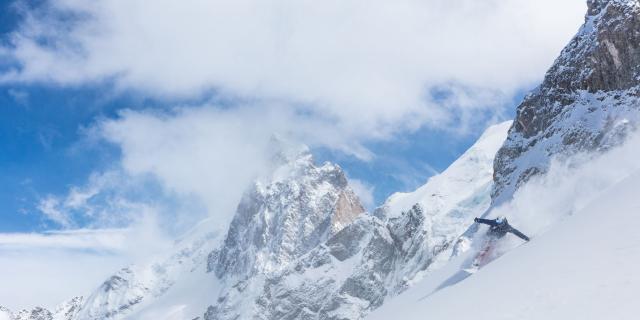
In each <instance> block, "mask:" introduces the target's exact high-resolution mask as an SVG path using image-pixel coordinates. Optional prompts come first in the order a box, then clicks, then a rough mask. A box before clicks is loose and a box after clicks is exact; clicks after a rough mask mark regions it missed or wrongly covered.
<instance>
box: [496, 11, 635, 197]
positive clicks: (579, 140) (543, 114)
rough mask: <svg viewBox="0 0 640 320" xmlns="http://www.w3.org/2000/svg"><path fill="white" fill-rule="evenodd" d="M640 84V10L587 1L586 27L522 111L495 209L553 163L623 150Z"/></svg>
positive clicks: (504, 153) (503, 154) (505, 154)
mask: <svg viewBox="0 0 640 320" xmlns="http://www.w3.org/2000/svg"><path fill="white" fill-rule="evenodd" d="M639 85H640V4H639V3H638V1H637V0H590V1H588V13H587V15H586V17H585V23H584V25H583V26H582V27H581V28H580V30H579V32H578V34H577V35H576V36H575V37H574V38H573V39H572V40H571V42H570V43H569V44H568V45H567V46H566V47H565V48H564V49H563V50H562V53H561V54H560V56H559V57H558V59H557V60H556V61H555V62H554V64H553V66H552V67H551V68H550V69H549V71H548V72H547V74H546V76H545V78H544V81H543V82H542V84H541V85H540V86H539V87H538V88H536V89H535V90H534V91H533V92H531V93H530V94H529V95H527V96H526V97H525V99H524V101H523V102H522V103H521V104H520V106H518V109H517V115H516V118H515V120H514V122H513V126H512V127H511V129H510V130H509V135H508V137H507V141H506V142H505V144H504V146H503V147H502V148H501V149H500V151H499V152H498V154H497V155H496V159H495V163H494V175H495V176H494V181H495V184H494V188H493V191H492V198H493V202H494V204H500V203H502V202H504V201H506V200H508V199H510V198H511V196H512V195H513V193H514V192H515V190H516V189H517V188H518V187H519V186H520V185H522V183H524V182H526V181H527V180H528V179H529V178H530V177H532V176H534V175H537V174H540V173H544V172H545V171H546V170H547V167H548V165H549V162H550V160H551V158H553V157H562V156H569V155H571V154H575V153H578V152H584V151H603V150H607V149H609V148H611V147H612V146H615V145H618V144H620V143H621V142H622V141H623V140H624V138H625V137H626V135H627V134H628V132H630V131H631V130H634V129H635V128H636V126H637V123H638V120H639V118H640V117H639V116H638V110H639V109H640V100H639V99H640V98H639V97H640V88H639Z"/></svg>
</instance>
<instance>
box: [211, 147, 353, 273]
mask: <svg viewBox="0 0 640 320" xmlns="http://www.w3.org/2000/svg"><path fill="white" fill-rule="evenodd" d="M277 159H278V161H281V163H280V165H279V167H278V168H277V169H276V170H275V171H274V172H273V173H272V174H271V175H270V177H268V178H267V179H266V181H267V182H265V181H257V182H256V183H255V184H254V185H253V186H252V187H251V188H250V189H249V190H248V191H247V192H246V193H245V194H244V196H243V198H242V200H241V201H240V204H239V206H238V209H237V211H236V215H235V217H234V218H233V221H232V222H231V226H230V228H229V232H228V233H227V236H226V239H225V240H224V245H223V246H222V248H221V249H220V250H218V251H215V252H212V254H211V256H210V259H209V270H210V271H214V272H215V273H216V275H217V276H218V277H219V278H223V277H229V276H232V275H239V276H241V277H247V276H252V275H254V274H257V273H270V272H273V271H277V270H279V269H281V268H282V267H283V266H286V265H288V264H289V263H291V262H292V261H293V260H295V259H296V258H298V257H300V256H302V255H303V254H305V253H307V252H309V251H310V250H311V249H313V248H315V247H316V246H318V245H319V244H321V243H323V242H325V241H326V240H327V239H328V238H329V237H331V236H333V235H335V234H336V233H337V232H338V231H340V230H341V229H342V228H344V227H345V226H346V225H348V224H350V223H351V222H352V221H353V220H355V219H356V218H357V217H358V216H359V215H360V214H362V213H363V212H364V211H365V210H364V208H363V207H362V205H361V204H360V201H359V200H358V197H357V196H356V195H355V194H354V192H353V191H352V190H351V188H349V186H348V183H347V179H346V177H345V175H344V173H343V172H342V170H341V169H340V167H338V166H336V165H333V164H330V163H325V164H324V165H323V166H321V167H316V166H315V165H314V163H313V158H312V156H311V154H310V153H309V152H308V150H306V149H305V150H302V151H301V152H300V153H298V154H295V153H294V154H292V155H289V156H285V155H282V154H281V155H279V156H278V157H277Z"/></svg>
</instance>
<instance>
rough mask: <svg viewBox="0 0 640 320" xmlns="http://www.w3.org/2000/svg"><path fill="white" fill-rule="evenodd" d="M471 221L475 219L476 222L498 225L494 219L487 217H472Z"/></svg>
mask: <svg viewBox="0 0 640 320" xmlns="http://www.w3.org/2000/svg"><path fill="white" fill-rule="evenodd" d="M473 221H475V222H477V223H484V224H488V225H490V226H495V225H498V223H497V222H496V221H495V220H489V219H482V218H475V219H473Z"/></svg>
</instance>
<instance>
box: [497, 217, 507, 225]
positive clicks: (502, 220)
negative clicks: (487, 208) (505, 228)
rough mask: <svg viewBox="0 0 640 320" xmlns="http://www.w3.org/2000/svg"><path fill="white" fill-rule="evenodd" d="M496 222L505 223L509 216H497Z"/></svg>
mask: <svg viewBox="0 0 640 320" xmlns="http://www.w3.org/2000/svg"><path fill="white" fill-rule="evenodd" d="M496 222H497V223H498V224H503V223H505V222H507V218H505V217H504V216H498V217H497V218H496Z"/></svg>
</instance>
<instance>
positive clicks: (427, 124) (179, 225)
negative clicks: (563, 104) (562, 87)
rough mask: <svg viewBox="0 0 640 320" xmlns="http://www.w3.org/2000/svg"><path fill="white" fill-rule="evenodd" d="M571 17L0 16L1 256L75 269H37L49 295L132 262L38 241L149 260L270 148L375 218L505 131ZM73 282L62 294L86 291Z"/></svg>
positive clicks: (218, 212)
mask: <svg viewBox="0 0 640 320" xmlns="http://www.w3.org/2000/svg"><path fill="white" fill-rule="evenodd" d="M585 9H586V5H585V3H584V1H582V0H566V1H561V2H558V1H552V0H537V1H533V0H526V1H522V0H490V1H483V2H478V1H475V0H447V1H444V0H428V1H424V0H421V1H417V0H398V1H380V0H375V1H360V0H346V1H345V0H341V1H333V0H332V1H322V2H317V1H310V0H304V1H299V0H298V1H293V0H270V1H255V0H240V1H233V2H230V1H199V0H188V1H168V0H161V1H158V2H157V3H156V4H155V5H154V6H149V5H148V2H146V1H142V0H132V1H117V0H97V1H91V2H85V1H80V0H40V1H6V0H3V1H0V178H1V180H2V182H3V183H2V184H0V204H2V205H1V206H0V221H1V222H0V259H3V258H5V260H6V257H9V256H11V259H10V260H11V261H12V263H13V264H4V263H3V265H4V268H9V269H11V270H21V269H24V270H31V269H29V268H20V266H21V265H28V266H33V265H34V263H37V262H34V259H33V257H34V256H36V255H34V252H35V253H39V252H43V250H44V251H45V252H47V253H48V254H45V255H40V256H46V258H42V261H41V263H49V261H53V262H59V261H61V260H63V259H74V258H77V259H78V261H89V262H87V263H86V264H84V267H82V266H80V267H77V268H76V267H70V266H68V265H61V264H60V263H58V264H55V263H54V264H51V265H59V267H57V268H56V272H58V273H57V276H56V278H57V279H58V280H59V281H60V282H59V283H68V282H65V281H67V280H68V279H70V277H71V275H73V274H74V273H77V272H85V271H86V270H87V269H92V270H94V271H95V272H94V273H93V274H92V275H91V276H89V275H87V279H100V278H101V277H104V275H105V274H108V272H109V270H112V269H113V268H114V266H116V265H122V264H125V263H127V262H131V261H136V260H137V259H140V258H141V257H140V255H141V253H140V251H131V250H128V249H127V248H126V246H106V247H105V246H104V241H95V242H91V241H89V242H88V243H95V247H94V248H93V250H87V248H77V247H76V246H74V245H71V244H70V243H69V242H65V241H51V239H58V238H59V237H60V236H61V232H62V233H64V236H65V237H74V236H75V235H77V234H79V235H81V236H85V231H86V230H89V231H90V232H92V233H91V234H92V235H96V236H95V237H97V238H99V237H103V236H105V237H109V238H108V239H111V238H110V237H111V235H112V234H113V232H114V230H118V232H119V234H121V235H122V237H124V239H125V240H123V241H125V242H126V241H127V240H126V239H129V238H127V237H132V235H134V234H136V241H137V243H139V245H140V247H143V248H146V247H147V246H149V247H152V246H154V245H155V246H156V247H158V248H161V247H162V246H163V245H165V243H166V240H167V239H171V238H173V237H175V236H177V235H179V234H180V233H181V232H184V231H185V230H188V229H189V228H190V227H191V226H193V224H195V223H197V222H198V221H199V220H201V219H203V218H208V217H210V218H213V219H216V220H217V221H220V223H219V225H220V227H221V228H224V226H225V225H226V223H227V222H228V221H229V219H230V218H231V217H232V215H233V211H234V208H235V206H236V205H237V201H238V199H239V198H240V196H241V194H242V192H243V190H244V189H245V188H246V186H247V185H248V184H249V183H250V182H251V181H252V179H253V178H255V176H256V175H259V174H260V172H261V171H262V170H264V167H265V163H266V159H265V156H264V154H265V152H264V151H265V148H267V147H268V141H269V138H270V137H271V136H272V135H273V134H277V135H278V136H281V137H285V138H286V139H289V140H293V141H297V142H301V143H305V144H307V145H309V146H310V147H311V150H312V152H313V153H314V155H315V157H316V160H317V161H318V162H324V161H331V162H335V163H338V164H339V165H341V166H342V167H343V168H344V170H345V172H346V173H347V175H348V177H349V178H350V182H351V184H352V186H353V188H354V189H355V191H356V192H357V193H358V194H359V195H360V197H361V199H362V200H363V202H364V203H365V205H366V206H367V208H368V209H373V208H375V206H377V205H380V204H381V203H382V202H383V201H384V200H385V199H386V197H388V196H389V195H390V194H391V193H393V192H397V191H411V190H413V189H415V188H417V187H418V186H420V185H422V184H424V183H425V182H426V180H427V179H428V178H429V177H430V176H432V175H434V174H437V173H438V172H440V171H442V170H444V169H445V168H446V167H447V166H448V165H449V164H450V163H451V162H453V161H454V160H455V159H456V158H457V157H458V156H459V155H461V154H462V153H463V152H464V151H465V150H466V149H467V148H468V147H469V146H470V145H471V144H472V143H473V142H474V141H475V139H476V138H477V137H479V136H480V134H481V133H482V131H483V130H484V128H486V127H487V126H488V125H490V124H492V123H496V122H499V121H502V120H506V119H510V118H512V117H513V115H514V114H515V107H516V106H517V104H518V102H519V101H520V100H521V99H522V97H523V96H524V94H526V92H527V91H528V90H530V89H532V88H534V87H535V86H536V84H537V83H538V82H539V81H540V80H541V79H542V77H543V76H544V73H545V71H546V69H547V68H548V67H549V66H550V65H551V63H552V62H553V60H554V59H555V57H556V56H557V55H558V53H559V52H560V50H561V49H562V47H563V46H564V45H565V44H566V43H567V42H568V41H569V39H570V38H571V37H572V36H573V34H574V33H575V32H576V31H577V29H578V27H579V25H580V24H581V23H582V21H583V16H584V12H585ZM141 234H142V235H143V236H141ZM25 235H29V237H27V236H25ZM25 239H31V240H28V241H27V240H25ZM33 239H38V240H37V241H35V240H33ZM20 241H23V242H24V243H20ZM49 242H53V243H54V244H55V245H54V247H53V248H52V246H51V245H49V244H48V243H49ZM145 251H147V252H153V251H154V250H152V249H150V250H145ZM69 257H71V258H69ZM96 259H97V260H96ZM95 261H102V262H103V263H94V262H95ZM92 263H93V264H95V265H102V268H100V269H99V270H97V269H95V268H88V267H87V266H88V265H91V264H92ZM0 271H2V270H0ZM4 273H7V272H4ZM0 274H2V272H0ZM1 277H2V275H0V282H1V281H2V280H3V279H2V278H1ZM43 277H44V276H43ZM18 278H20V277H18ZM49 278H50V277H49ZM20 279H22V278H20ZM88 281H89V280H87V281H85V282H84V283H76V282H78V281H74V282H73V283H72V284H70V285H67V286H66V287H67V288H68V289H69V290H76V289H77V290H78V291H82V292H85V290H88V289H87V287H86V283H87V282H88ZM44 282H46V281H43V283H44ZM99 282H100V280H96V284H97V283H99ZM14 283H15V282H14ZM34 283H38V282H37V281H34ZM46 283H47V286H49V287H55V285H54V284H52V283H51V281H49V282H46ZM33 285H36V284H33ZM33 289H34V287H33V286H31V285H30V286H25V289H23V291H25V294H23V295H19V294H17V295H15V296H19V297H13V298H11V297H8V296H3V295H0V304H2V303H3V299H12V300H11V301H9V302H6V304H11V305H10V307H14V308H16V307H17V308H22V307H27V306H30V305H34V304H38V303H44V304H52V303H54V302H52V301H54V300H55V299H60V300H62V299H63V298H62V296H63V294H62V293H61V294H59V295H51V294H49V295H48V297H53V298H50V299H48V300H47V301H45V302H39V301H36V300H38V299H41V298H36V297H33V298H32V299H33V300H28V298H27V297H29V295H28V294H27V293H29V290H31V292H33ZM42 292H47V291H46V290H43V291H42ZM64 294H65V295H68V294H69V292H64ZM43 297H44V295H43ZM4 301H8V300H4ZM43 301H44V300H43Z"/></svg>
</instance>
